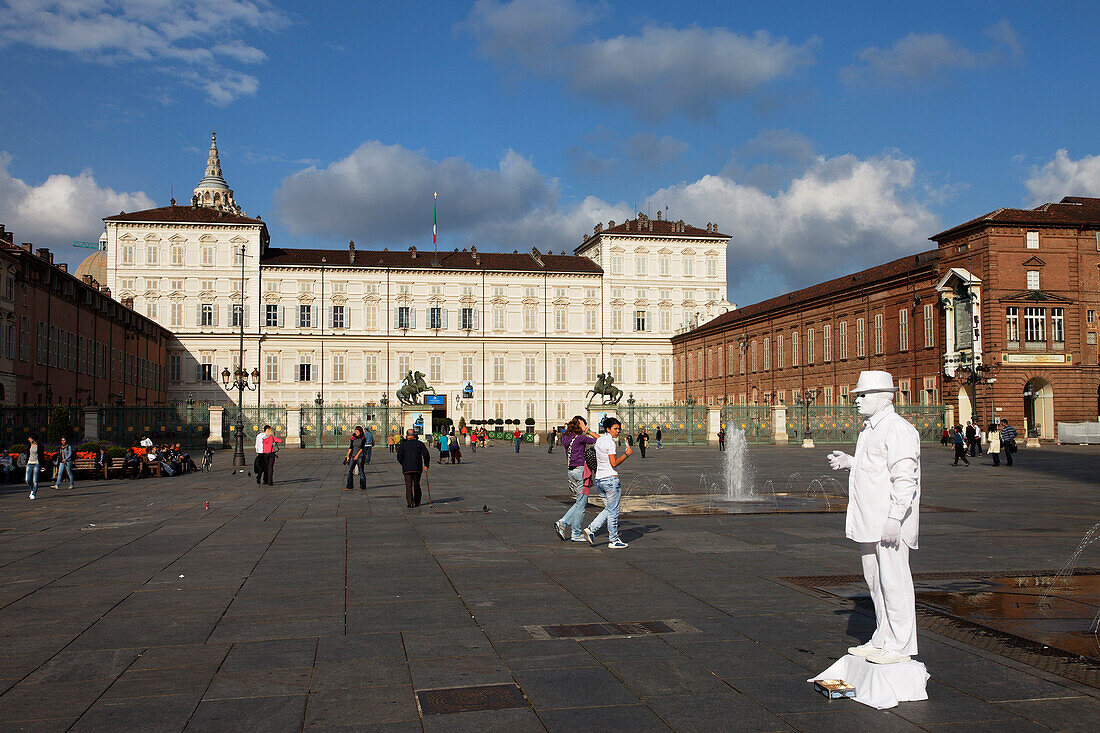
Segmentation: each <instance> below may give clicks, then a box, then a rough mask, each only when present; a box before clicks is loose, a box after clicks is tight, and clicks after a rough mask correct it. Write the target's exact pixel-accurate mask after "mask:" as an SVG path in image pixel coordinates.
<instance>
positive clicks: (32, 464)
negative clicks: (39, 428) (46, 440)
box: [27, 435, 39, 499]
mask: <svg viewBox="0 0 1100 733" xmlns="http://www.w3.org/2000/svg"><path fill="white" fill-rule="evenodd" d="M27 444H28V445H27V486H30V487H31V499H36V498H38V496H37V494H38V466H39V458H38V453H39V451H38V441H37V440H35V439H34V436H33V435H32V436H30V437H29V438H27Z"/></svg>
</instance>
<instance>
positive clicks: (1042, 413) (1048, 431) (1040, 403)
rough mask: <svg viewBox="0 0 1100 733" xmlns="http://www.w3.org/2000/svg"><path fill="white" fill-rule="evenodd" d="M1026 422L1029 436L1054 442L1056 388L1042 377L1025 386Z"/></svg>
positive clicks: (1030, 381)
mask: <svg viewBox="0 0 1100 733" xmlns="http://www.w3.org/2000/svg"><path fill="white" fill-rule="evenodd" d="M1024 421H1025V425H1026V427H1027V430H1028V433H1027V434H1028V435H1034V431H1038V433H1039V437H1040V438H1043V439H1046V440H1054V388H1053V387H1052V386H1051V385H1050V382H1048V381H1047V380H1045V379H1043V378H1042V377H1033V378H1032V379H1030V380H1028V383H1027V384H1025V385H1024Z"/></svg>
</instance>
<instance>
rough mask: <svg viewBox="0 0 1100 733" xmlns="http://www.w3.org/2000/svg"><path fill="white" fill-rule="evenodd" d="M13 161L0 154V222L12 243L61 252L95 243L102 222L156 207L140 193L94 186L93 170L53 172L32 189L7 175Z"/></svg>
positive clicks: (23, 182)
mask: <svg viewBox="0 0 1100 733" xmlns="http://www.w3.org/2000/svg"><path fill="white" fill-rule="evenodd" d="M10 163H11V156H9V155H8V154H7V153H3V152H0V223H3V224H5V225H6V226H7V228H8V230H9V231H12V232H14V233H15V236H16V240H17V241H20V242H23V241H26V242H34V243H35V244H37V245H40V246H43V247H52V248H61V247H64V246H68V245H71V244H72V243H73V240H89V239H90V240H93V241H94V240H98V239H99V235H100V233H101V232H102V231H103V221H102V219H103V217H105V216H111V215H112V214H117V213H118V212H120V211H140V210H142V209H148V208H151V207H152V206H154V205H155V204H154V203H153V201H152V199H150V198H149V197H148V196H146V195H145V194H144V193H142V192H140V191H138V192H137V193H125V192H118V191H115V190H114V189H111V188H103V187H101V186H100V185H99V184H98V183H96V180H95V177H94V176H93V175H92V172H91V171H88V170H84V171H81V172H80V174H79V175H76V176H70V175H66V174H64V173H55V174H53V175H51V176H50V177H49V178H47V179H46V180H45V181H43V182H42V183H41V184H39V185H37V186H35V185H32V184H29V183H27V182H26V181H23V180H22V179H19V178H15V177H14V176H12V175H11V173H10V172H9V171H8V166H9V165H10Z"/></svg>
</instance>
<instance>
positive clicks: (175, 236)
mask: <svg viewBox="0 0 1100 733" xmlns="http://www.w3.org/2000/svg"><path fill="white" fill-rule="evenodd" d="M168 241H169V242H172V243H173V244H182V243H183V242H186V241H187V237H181V236H180V235H178V234H173V235H172V236H170V237H168Z"/></svg>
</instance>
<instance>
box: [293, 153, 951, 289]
mask: <svg viewBox="0 0 1100 733" xmlns="http://www.w3.org/2000/svg"><path fill="white" fill-rule="evenodd" d="M785 139H787V140H788V142H791V143H798V139H797V137H788V138H785ZM788 147H789V146H788ZM793 147H794V149H795V150H796V151H800V150H801V146H800V145H798V144H794V145H793ZM433 191H438V192H439V222H440V224H439V227H440V233H441V235H442V236H443V237H444V241H446V242H448V245H447V246H455V245H456V244H458V245H459V246H461V244H460V243H467V244H476V245H477V246H478V247H479V248H483V249H486V250H501V249H504V250H510V249H513V248H517V249H520V250H521V251H522V250H525V249H529V248H530V247H531V246H536V247H538V248H539V249H540V250H542V251H544V252H545V251H547V250H553V251H555V252H558V251H562V250H567V251H571V250H572V249H573V248H574V247H576V246H577V245H578V244H580V242H581V239H582V237H583V236H584V235H586V234H590V233H591V232H592V226H593V225H594V224H595V223H596V222H603V223H605V224H606V223H607V222H608V220H612V219H613V220H615V221H619V222H621V221H623V220H625V219H628V218H630V217H631V216H633V213H634V212H633V209H632V208H631V207H630V206H629V205H627V204H625V203H623V202H615V203H612V202H608V201H605V200H603V199H600V198H598V197H596V196H589V197H587V198H585V199H584V200H582V201H580V202H577V203H572V202H565V201H562V199H561V197H560V193H559V186H558V183H557V181H556V180H554V179H552V178H548V177H547V176H545V175H543V174H542V173H540V172H539V171H538V170H537V169H536V168H535V167H534V165H533V164H532V163H531V161H530V160H528V159H527V158H524V157H523V156H521V155H519V154H517V153H515V152H513V151H507V152H505V153H504V154H503V155H502V157H501V160H500V162H499V164H498V165H497V166H496V167H488V168H477V167H475V166H473V165H471V164H470V163H469V162H467V161H465V160H463V159H461V158H446V159H443V160H433V159H431V158H429V157H428V156H426V155H424V154H423V153H421V152H417V151H412V150H408V149H406V148H404V147H402V146H400V145H384V144H382V143H380V142H377V141H373V142H367V143H364V144H363V145H361V146H360V147H359V148H358V149H356V150H355V151H354V152H352V153H351V154H350V155H348V156H347V157H346V158H343V159H342V160H339V161H336V162H334V163H332V164H331V165H329V166H327V167H325V168H318V167H309V168H305V169H303V170H302V171H300V172H298V173H296V174H294V175H292V176H289V177H288V178H286V179H284V180H283V182H282V185H281V186H280V187H279V189H278V190H277V191H276V193H275V204H276V209H277V212H278V216H279V218H280V220H281V221H282V222H283V223H284V224H285V225H286V226H287V228H288V229H290V231H291V232H293V233H295V234H298V235H317V236H320V237H323V238H326V239H330V240H334V241H347V240H349V239H354V240H355V241H356V242H357V243H364V244H366V245H368V246H373V247H382V246H388V247H391V248H393V247H405V246H408V245H409V244H416V245H417V246H422V245H423V243H424V242H430V239H431V215H432V192H433ZM919 195H923V188H922V187H920V186H917V185H916V163H915V162H914V161H913V160H911V159H909V158H905V157H901V156H898V155H895V154H887V155H881V156H876V157H872V158H863V159H861V158H857V157H855V156H853V155H842V156H837V157H833V158H826V157H822V156H815V157H814V158H813V160H812V161H810V162H809V163H808V164H807V166H806V169H805V170H804V171H802V172H801V173H800V174H799V175H797V176H796V177H794V178H792V179H790V180H789V181H788V184H787V185H786V187H785V188H783V189H782V190H780V191H778V192H775V193H769V192H766V191H764V190H762V189H760V188H757V187H756V186H753V185H750V184H746V183H743V182H739V181H738V180H736V179H734V178H732V177H730V176H727V175H722V174H717V175H706V176H703V177H701V178H699V179H697V180H695V181H691V182H684V183H680V184H677V185H674V186H669V187H666V188H663V189H660V190H658V191H655V192H654V193H653V194H651V195H650V196H649V197H648V198H647V202H646V203H647V206H646V207H645V208H647V209H650V210H657V209H661V210H663V209H664V208H665V207H666V206H668V207H669V213H670V216H672V217H673V218H677V219H680V218H682V219H684V220H685V221H687V222H689V223H691V224H694V225H696V226H703V225H704V224H705V223H706V222H710V221H715V222H718V224H719V227H720V228H721V230H722V231H724V232H726V233H728V234H731V235H732V237H733V240H732V244H731V246H730V250H729V258H730V265H731V266H730V268H729V270H728V271H729V281H730V286H731V293H732V294H733V295H734V296H735V300H744V298H745V297H746V296H745V295H741V296H737V294H738V292H741V293H745V292H746V291H750V292H752V293H753V295H754V297H755V295H758V294H760V288H761V286H760V283H761V282H763V281H766V282H768V283H769V284H772V285H773V286H774V287H787V288H794V287H800V286H803V285H808V284H811V283H815V282H820V281H821V280H822V279H825V278H828V277H832V276H836V275H839V274H841V273H843V272H850V271H853V270H857V269H861V268H865V267H871V266H873V265H876V264H881V263H883V262H886V261H889V260H891V259H893V258H896V257H900V256H902V255H904V254H908V253H913V252H917V251H921V250H923V249H926V248H929V247H930V246H931V245H929V243H928V241H927V237H928V236H929V234H931V233H933V232H936V231H938V230H939V229H940V225H939V221H938V219H937V217H936V216H935V215H934V214H932V213H931V212H930V211H929V209H928V208H927V206H928V203H927V200H926V199H919V198H918V196H919ZM738 285H740V286H741V289H740V291H739V290H738ZM767 294H769V293H765V294H764V296H763V297H766V296H767Z"/></svg>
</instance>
